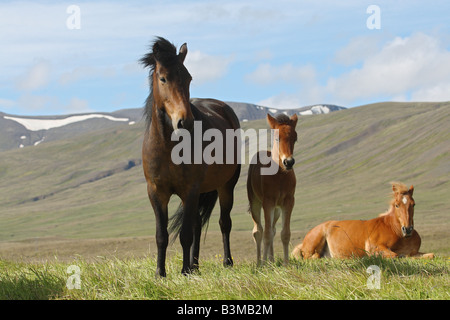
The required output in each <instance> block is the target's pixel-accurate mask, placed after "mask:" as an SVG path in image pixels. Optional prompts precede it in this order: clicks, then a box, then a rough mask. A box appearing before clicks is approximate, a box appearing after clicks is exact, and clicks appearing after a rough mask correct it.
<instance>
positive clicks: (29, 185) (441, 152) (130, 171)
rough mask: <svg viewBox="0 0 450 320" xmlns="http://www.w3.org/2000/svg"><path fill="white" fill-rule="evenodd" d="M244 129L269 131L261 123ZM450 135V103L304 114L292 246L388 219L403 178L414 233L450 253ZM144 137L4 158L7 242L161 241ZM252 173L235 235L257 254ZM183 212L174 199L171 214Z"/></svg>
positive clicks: (429, 247) (104, 136) (96, 135)
mask: <svg viewBox="0 0 450 320" xmlns="http://www.w3.org/2000/svg"><path fill="white" fill-rule="evenodd" d="M242 127H243V129H246V128H256V129H257V128H267V124H266V121H265V120H263V119H261V120H255V121H248V122H243V123H242ZM449 128H450V103H449V102H445V103H378V104H372V105H365V106H361V107H357V108H351V109H346V110H341V111H338V112H332V113H329V114H322V115H317V116H313V117H301V118H300V120H299V123H298V127H297V131H298V135H299V136H298V142H297V143H296V145H295V159H296V164H295V167H294V168H295V172H296V175H297V189H296V204H295V207H294V212H293V215H292V230H293V231H295V232H296V234H298V235H300V237H297V238H293V239H292V243H293V244H296V243H298V241H300V239H301V236H303V235H304V234H305V233H306V232H307V230H308V229H309V228H311V227H313V226H314V225H315V224H317V223H319V222H322V221H324V220H326V219H350V218H351V219H367V218H371V217H375V216H376V215H378V214H379V213H382V212H384V211H385V210H386V209H387V203H388V201H389V195H390V191H391V189H390V185H389V182H390V181H402V182H405V183H406V184H408V185H410V184H413V185H414V187H415V192H414V197H415V200H416V203H417V205H416V214H415V227H416V229H417V230H418V231H419V233H420V234H421V236H422V247H423V248H424V250H426V251H436V252H438V253H441V254H447V255H448V254H450V228H449V226H450V225H449V219H448V217H449V213H450V201H449V196H448V195H449V194H450V130H449ZM143 131H144V124H143V122H138V123H137V124H136V125H133V126H130V125H128V124H125V123H122V124H120V125H118V126H116V127H113V128H111V127H110V128H104V129H101V130H98V131H93V132H90V133H89V134H85V135H78V136H74V137H70V136H68V137H67V138H66V139H65V140H59V141H53V142H48V143H42V144H40V145H38V146H36V147H33V148H24V149H21V150H9V151H3V152H1V156H0V221H1V223H0V241H21V240H24V239H32V238H38V237H47V236H53V237H62V238H72V239H77V238H78V239H80V238H83V239H86V238H109V237H135V236H145V235H151V234H154V232H155V227H154V214H153V212H152V210H151V206H150V204H149V201H148V199H147V195H146V183H145V180H144V177H143V173H142V167H141V165H140V158H141V155H140V153H141V143H142V135H143ZM247 170H248V166H247V165H243V167H242V171H241V177H240V180H239V182H238V185H237V187H236V191H235V204H234V208H233V212H232V218H233V231H234V232H235V233H234V234H235V235H237V234H240V233H239V231H242V232H243V234H244V235H248V238H247V237H244V240H242V241H243V243H245V244H246V245H247V242H248V247H251V248H252V246H253V242H252V241H253V240H252V238H251V229H252V226H253V224H252V221H251V218H250V217H249V215H248V213H247V207H248V203H247V195H246V188H245V183H246V176H247ZM177 206H178V199H177V198H176V197H173V198H172V200H171V203H170V212H173V211H174V210H175V209H176V207H177ZM217 221H218V208H215V209H214V212H213V217H212V219H211V223H210V225H209V230H210V231H211V234H213V232H215V231H217V230H218V224H217ZM232 238H233V232H232ZM277 239H279V238H278V236H277ZM277 241H278V240H277ZM206 242H208V238H207V240H206ZM219 249H220V248H218V249H217V250H218V251H217V252H220V250H221V249H220V250H219ZM235 250H239V248H235ZM0 257H1V252H0Z"/></svg>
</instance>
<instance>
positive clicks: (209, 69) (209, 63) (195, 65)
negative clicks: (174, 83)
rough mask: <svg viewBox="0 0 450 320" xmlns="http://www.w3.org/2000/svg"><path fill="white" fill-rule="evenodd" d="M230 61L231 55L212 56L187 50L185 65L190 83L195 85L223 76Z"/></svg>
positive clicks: (231, 59)
mask: <svg viewBox="0 0 450 320" xmlns="http://www.w3.org/2000/svg"><path fill="white" fill-rule="evenodd" d="M232 61H233V58H232V57H222V56H212V55H208V54H205V53H203V52H200V51H192V52H191V51H189V52H188V54H187V56H186V61H185V66H186V68H187V69H188V70H189V73H190V74H191V75H192V78H193V81H192V85H194V86H196V85H200V84H203V83H205V82H208V81H214V80H217V79H219V78H221V77H223V76H224V75H225V74H226V73H227V71H228V67H229V65H230V63H231V62H232Z"/></svg>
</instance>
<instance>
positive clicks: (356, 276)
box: [0, 255, 450, 300]
mask: <svg viewBox="0 0 450 320" xmlns="http://www.w3.org/2000/svg"><path fill="white" fill-rule="evenodd" d="M181 260H182V259H181V256H180V255H175V256H174V257H172V258H170V259H169V261H168V263H167V278H156V277H155V269H156V263H155V259H153V258H150V257H149V258H144V259H143V258H139V259H127V260H119V259H103V258H98V260H97V261H96V262H86V261H84V260H83V259H79V260H77V261H74V262H72V263H61V262H58V261H55V262H47V263H44V264H29V263H17V262H8V261H2V260H0V299H35V300H36V299H71V300H72V299H88V300H110V299H112V300H117V299H151V300H178V299H182V300H235V299H238V300H241V299H246V300H297V299H327V300H328V299H338V300H343V299H345V300H348V299H402V300H403V299H405V300H406V299H445V300H448V299H450V281H449V280H450V277H449V268H448V267H449V260H448V259H447V258H436V259H434V260H415V259H395V260H391V259H382V258H363V259H354V260H331V259H322V260H309V261H294V260H292V261H291V263H290V265H289V266H287V267H285V266H283V265H282V264H281V262H276V263H274V264H268V265H266V266H264V267H259V268H258V267H256V265H255V263H254V262H249V261H243V262H237V263H236V264H235V266H234V267H233V268H224V267H223V266H222V263H221V261H220V258H216V259H214V258H213V259H210V260H206V261H202V263H201V267H200V272H199V273H196V274H193V275H190V276H183V275H181V274H180V270H181V265H182V261H181ZM70 265H75V266H78V267H79V268H80V269H79V270H80V273H79V274H74V273H67V270H68V267H69V266H70ZM371 265H375V266H377V267H378V268H379V269H380V271H381V273H380V288H379V289H371V288H370V287H369V286H368V279H369V277H370V274H369V273H367V268H368V267H369V266H371ZM71 276H72V278H71V279H72V280H73V277H74V276H75V277H79V280H80V281H81V282H80V284H81V286H80V289H77V288H74V284H75V282H73V281H69V284H68V279H69V278H70V277H71ZM70 287H72V289H70Z"/></svg>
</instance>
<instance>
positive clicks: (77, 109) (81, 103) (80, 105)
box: [63, 97, 93, 113]
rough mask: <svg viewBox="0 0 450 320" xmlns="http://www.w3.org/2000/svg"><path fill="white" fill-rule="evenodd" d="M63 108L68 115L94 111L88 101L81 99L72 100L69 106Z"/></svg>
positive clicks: (74, 98)
mask: <svg viewBox="0 0 450 320" xmlns="http://www.w3.org/2000/svg"><path fill="white" fill-rule="evenodd" d="M63 108H64V110H65V112H66V113H82V112H92V111H93V110H92V109H90V108H89V103H88V101H87V100H83V99H79V98H77V97H73V98H71V99H70V101H69V104H67V105H65V106H64V107H63Z"/></svg>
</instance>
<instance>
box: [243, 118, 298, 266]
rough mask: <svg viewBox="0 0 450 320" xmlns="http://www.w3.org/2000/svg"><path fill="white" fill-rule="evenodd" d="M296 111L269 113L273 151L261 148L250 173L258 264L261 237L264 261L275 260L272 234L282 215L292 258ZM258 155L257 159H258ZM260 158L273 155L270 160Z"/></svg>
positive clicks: (284, 237)
mask: <svg viewBox="0 0 450 320" xmlns="http://www.w3.org/2000/svg"><path fill="white" fill-rule="evenodd" d="M297 120H298V118H297V115H296V114H294V115H293V116H292V117H290V118H289V117H288V116H286V115H284V114H280V115H278V116H277V117H276V118H274V117H272V116H270V115H269V114H267V122H268V123H269V125H270V127H271V128H272V129H274V130H275V138H274V141H273V144H272V151H271V152H270V151H260V152H258V153H257V154H256V155H255V156H254V157H253V159H252V161H251V164H250V167H249V171H248V177H247V195H248V200H249V211H250V213H251V215H252V218H253V222H254V224H255V225H254V228H253V238H254V239H255V242H256V259H257V264H258V265H260V264H261V241H262V240H263V239H264V256H263V261H266V260H267V255H269V260H270V261H273V260H274V254H273V238H274V236H275V225H276V223H277V220H278V218H279V217H280V215H281V217H282V224H283V229H282V230H281V241H282V243H283V250H284V263H285V264H287V263H288V260H289V249H288V246H289V241H290V238H291V230H290V220H291V212H292V208H293V207H294V201H295V200H294V193H295V185H296V178H295V173H294V170H292V166H293V165H294V163H295V160H294V158H293V157H292V154H293V151H294V143H295V141H297V133H296V131H295V126H296V125H297ZM255 157H256V159H255ZM261 159H266V160H268V159H270V161H265V162H268V163H267V164H264V163H262V161H261ZM271 162H274V163H275V164H276V167H278V170H277V171H276V173H275V174H271V175H264V174H262V172H261V171H262V170H261V169H264V168H267V167H272V166H273V165H274V163H271ZM261 207H262V208H263V210H264V228H263V226H262V223H261Z"/></svg>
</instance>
